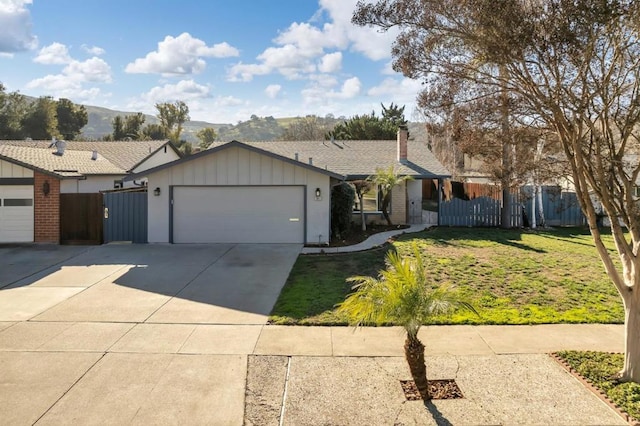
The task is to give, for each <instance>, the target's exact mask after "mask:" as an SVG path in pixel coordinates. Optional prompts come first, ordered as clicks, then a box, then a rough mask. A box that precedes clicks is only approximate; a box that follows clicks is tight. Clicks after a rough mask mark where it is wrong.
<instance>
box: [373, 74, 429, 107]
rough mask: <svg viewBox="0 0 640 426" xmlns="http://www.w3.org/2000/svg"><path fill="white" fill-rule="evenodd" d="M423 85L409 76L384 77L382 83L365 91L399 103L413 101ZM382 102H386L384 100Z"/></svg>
mask: <svg viewBox="0 0 640 426" xmlns="http://www.w3.org/2000/svg"><path fill="white" fill-rule="evenodd" d="M423 89H424V87H423V86H422V84H421V83H420V81H418V80H413V79H410V78H400V79H397V78H385V79H384V80H383V81H382V83H380V84H379V85H377V86H375V87H372V88H371V89H369V90H368V91H367V95H369V96H375V97H379V98H381V99H388V100H389V101H393V102H395V103H397V104H399V105H402V104H408V103H413V102H415V100H416V96H417V95H418V93H420V92H421V91H422V90H423ZM384 103H387V101H386V100H385V101H384Z"/></svg>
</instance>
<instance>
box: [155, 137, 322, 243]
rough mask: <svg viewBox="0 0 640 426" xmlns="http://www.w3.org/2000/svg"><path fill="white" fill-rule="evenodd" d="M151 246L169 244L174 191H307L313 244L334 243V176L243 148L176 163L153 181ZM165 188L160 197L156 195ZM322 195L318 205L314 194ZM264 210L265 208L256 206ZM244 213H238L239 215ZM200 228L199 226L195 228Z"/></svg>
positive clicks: (308, 234)
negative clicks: (204, 187)
mask: <svg viewBox="0 0 640 426" xmlns="http://www.w3.org/2000/svg"><path fill="white" fill-rule="evenodd" d="M148 182H149V193H148V197H149V242H150V243H166V242H169V208H170V205H169V203H170V200H169V187H170V186H198V185H209V186H260V185H269V186H274V185H300V186H306V188H307V190H306V194H305V196H306V200H305V201H306V218H305V225H306V239H307V242H308V243H318V242H320V243H325V242H328V241H329V212H330V206H329V203H330V196H329V195H330V191H331V188H330V177H329V176H328V175H325V174H323V173H320V172H316V171H313V170H310V169H307V168H304V167H300V166H297V165H295V164H292V163H288V162H285V161H282V160H279V159H277V158H273V157H271V156H268V155H263V154H260V153H257V152H254V151H250V150H247V149H244V148H241V147H230V148H228V149H224V150H220V151H218V152H216V153H215V154H210V155H206V156H203V157H201V158H198V159H195V160H192V161H188V162H186V163H182V164H176V165H174V166H173V167H169V168H166V169H163V170H160V171H157V172H155V173H152V174H150V175H149V176H148ZM155 188H160V195H159V196H155V195H154V194H153V192H154V190H155ZM316 188H320V190H321V191H322V197H321V200H316V197H315V190H316ZM255 208H256V209H260V205H256V206H255ZM241 214H242V212H241V211H239V212H238V215H241ZM194 226H197V224H194Z"/></svg>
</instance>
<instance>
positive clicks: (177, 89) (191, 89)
mask: <svg viewBox="0 0 640 426" xmlns="http://www.w3.org/2000/svg"><path fill="white" fill-rule="evenodd" d="M210 96H211V88H210V87H209V86H204V85H201V84H198V83H196V82H195V81H193V80H181V81H179V82H177V83H176V84H165V85H164V86H156V87H153V88H152V89H151V90H149V91H148V92H147V93H143V94H142V95H140V97H139V99H138V100H136V101H133V102H134V105H136V104H139V103H144V104H147V105H154V104H155V103H157V102H173V101H176V100H181V101H189V100H194V99H202V98H208V97H210ZM136 102H137V103H136Z"/></svg>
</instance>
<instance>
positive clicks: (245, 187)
mask: <svg viewBox="0 0 640 426" xmlns="http://www.w3.org/2000/svg"><path fill="white" fill-rule="evenodd" d="M390 165H394V166H395V168H396V171H397V172H398V173H399V174H400V175H408V176H412V177H413V178H414V179H415V180H411V181H407V182H406V184H402V185H399V186H397V187H396V188H395V189H394V190H393V192H392V203H391V211H390V213H391V217H392V220H394V221H395V223H398V224H401V223H409V222H411V216H412V213H411V210H417V211H419V212H420V213H421V206H422V181H421V180H423V179H443V178H447V177H449V176H450V174H449V172H448V171H447V170H446V169H445V168H444V167H443V166H442V165H441V164H440V163H439V162H438V161H437V160H436V158H435V157H434V156H433V154H432V153H431V152H430V151H429V149H428V148H427V146H426V143H424V142H420V141H413V140H411V141H410V140H408V132H407V131H406V130H401V131H399V132H398V138H397V140H395V141H394V140H387V141H308V142H291V141H265V142H238V141H232V142H228V143H214V144H213V145H212V146H211V147H209V149H207V150H205V151H201V152H199V153H197V154H194V155H191V156H188V157H184V158H182V159H180V160H176V161H173V162H171V163H166V164H163V165H160V166H158V167H155V168H152V169H149V170H146V171H144V172H141V173H136V174H133V175H131V176H129V177H128V178H127V179H141V178H147V179H148V185H149V192H148V212H149V213H148V241H149V242H150V243H167V242H168V243H218V242H229V243H278V242H280V243H305V244H326V243H327V242H329V240H330V217H331V214H330V213H331V196H330V195H331V188H332V187H333V186H334V185H337V184H339V183H340V182H342V181H352V180H358V179H366V178H367V177H369V176H371V175H373V174H375V173H376V169H378V168H388V167H389V166H390ZM358 208H359V207H358ZM364 208H365V212H366V213H367V214H368V216H369V218H370V219H376V220H378V219H381V214H380V213H381V212H380V211H378V210H379V202H378V196H377V194H376V193H375V191H374V193H373V194H370V195H369V197H368V199H367V200H366V201H365V206H364ZM420 213H418V214H419V215H420ZM354 220H357V219H355V218H354Z"/></svg>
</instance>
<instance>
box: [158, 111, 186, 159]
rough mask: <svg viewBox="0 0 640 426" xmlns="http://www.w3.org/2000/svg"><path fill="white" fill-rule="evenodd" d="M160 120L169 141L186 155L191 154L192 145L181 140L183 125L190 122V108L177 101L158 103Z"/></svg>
mask: <svg viewBox="0 0 640 426" xmlns="http://www.w3.org/2000/svg"><path fill="white" fill-rule="evenodd" d="M156 109H157V110H158V114H157V117H158V120H160V125H161V126H162V128H163V129H164V132H165V134H166V135H167V136H168V137H169V140H170V141H171V142H173V143H174V144H175V145H176V146H177V147H178V148H180V150H181V151H182V152H183V153H184V154H190V153H191V144H189V143H188V142H187V141H185V140H184V139H180V135H181V134H182V125H183V124H184V123H185V122H186V121H189V118H190V117H189V107H188V106H187V104H186V103H184V102H183V101H175V102H173V103H170V102H164V103H157V104H156Z"/></svg>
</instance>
